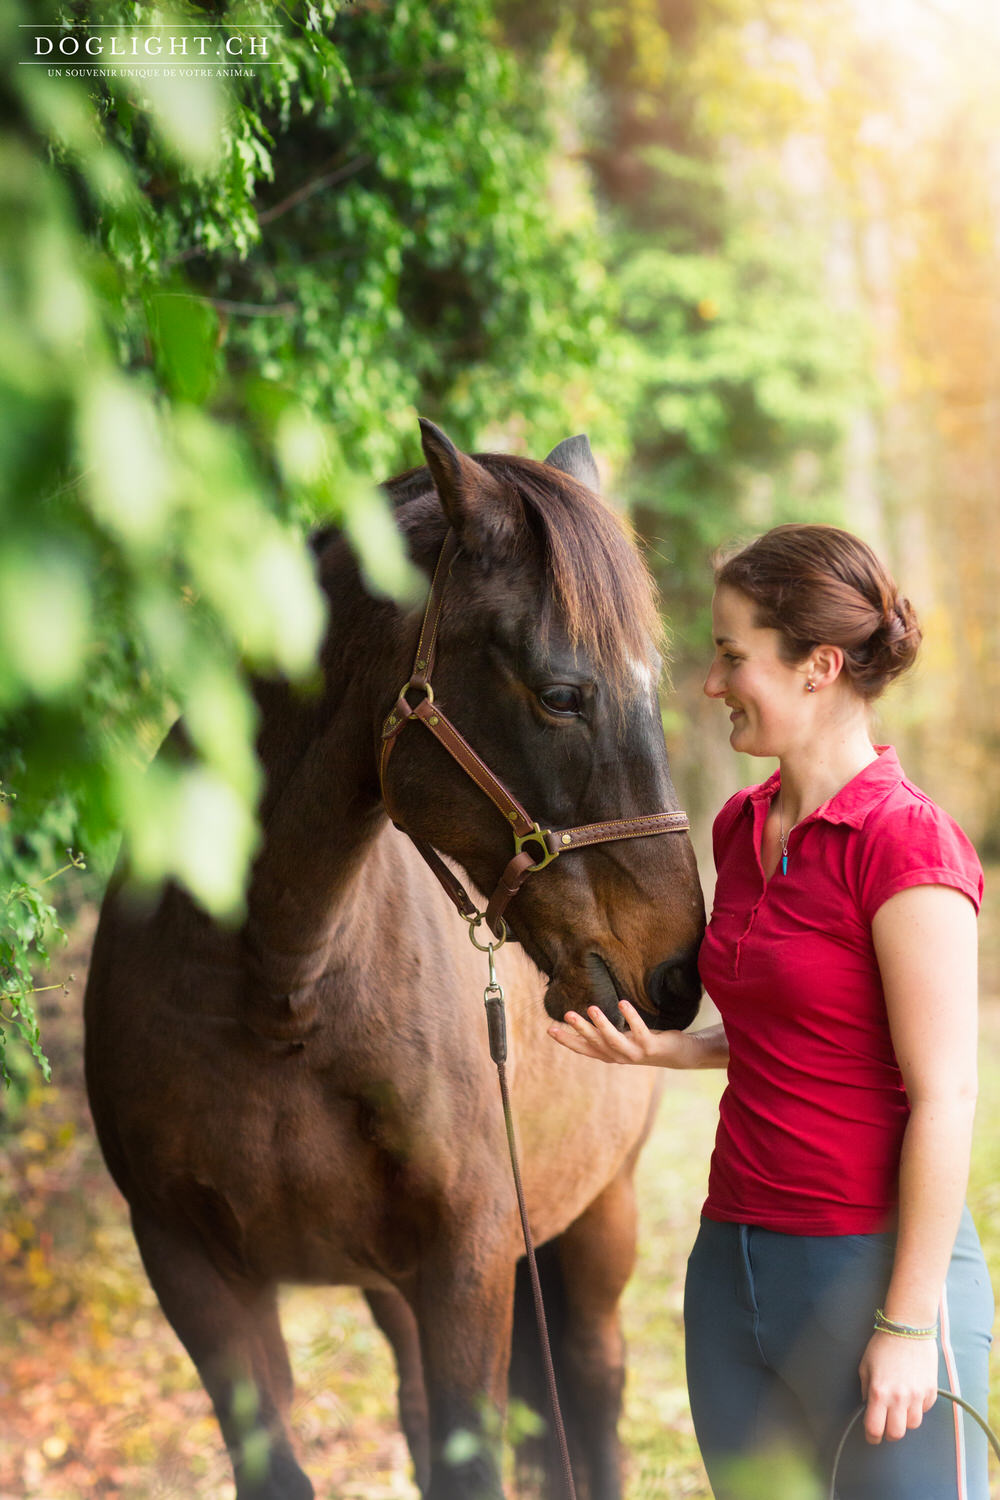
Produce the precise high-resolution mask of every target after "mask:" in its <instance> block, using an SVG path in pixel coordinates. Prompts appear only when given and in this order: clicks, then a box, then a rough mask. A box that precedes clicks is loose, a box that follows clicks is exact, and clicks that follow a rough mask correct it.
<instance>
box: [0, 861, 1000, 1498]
mask: <svg viewBox="0 0 1000 1500" xmlns="http://www.w3.org/2000/svg"><path fill="white" fill-rule="evenodd" d="M997 885H998V887H1000V882H997ZM94 915H95V914H94V913H93V911H89V910H88V911H84V912H83V913H81V916H80V919H79V921H78V923H77V924H76V928H75V931H74V934H73V939H72V944H71V949H70V951H69V952H68V953H67V954H66V955H65V956H64V957H63V958H62V959H60V961H59V963H58V964H57V966H56V977H61V976H62V975H65V974H69V973H71V972H72V973H73V974H74V975H75V976H76V977H75V979H74V981H73V983H72V984H71V985H70V986H69V989H68V992H67V993H66V994H65V995H63V994H61V993H60V992H58V991H57V992H55V993H54V995H52V996H50V997H49V998H48V1002H47V1005H46V1010H47V1015H46V1021H45V1028H44V1032H45V1038H46V1042H47V1045H48V1048H49V1052H50V1055H51V1058H52V1062H53V1083H52V1084H51V1085H49V1086H36V1087H34V1088H33V1089H32V1090H31V1091H30V1092H29V1093H27V1094H25V1093H24V1092H23V1091H22V1092H16V1093H15V1094H13V1095H11V1096H9V1097H8V1099H7V1101H6V1103H5V1105H4V1106H3V1111H4V1112H0V1500H96V1497H101V1500H194V1497H198V1500H231V1497H232V1495H233V1485H232V1480H231V1477H230V1471H229V1465H228V1461H227V1459H226V1457H225V1454H224V1452H223V1450H222V1444H221V1440H220V1438H219V1434H218V1429H217V1427H216V1425H215V1421H214V1419H213V1417H212V1415H211V1412H210V1410H209V1406H208V1401H207V1398H206V1397H205V1395H204V1393H203V1391H202V1389H201V1386H200V1385H199V1383H198V1380H197V1377H196V1375H195V1373H194V1369H193V1367H192V1366H191V1364H190V1362H189V1361H188V1359H187V1356H186V1355H185V1354H184V1352H183V1350H182V1349H181V1347H180V1345H179V1344H178V1342H177V1340H176V1339H175V1337H174V1335H173V1334H172V1332H171V1331H170V1329H169V1328H168V1326H167V1324H166V1323H165V1321H164V1319H163V1317H162V1314H161V1313H160V1311H159V1308H158V1305H157V1303H156V1300H155V1298H154V1297H153V1295H152V1292H151V1291H150V1289H149V1286H148V1284H147V1282H146V1279H145V1276H144V1274H143V1271H142V1268H141V1265H140V1263H139V1258H138V1255H137V1253H136V1250H135V1246H134V1243H133V1241H132V1237H131V1233H130V1231H129V1226H128V1217H127V1213H126V1210H125V1205H124V1202H123V1200H122V1199H121V1197H120V1196H119V1194H118V1193H117V1191H116V1190H115V1188H114V1187H113V1185H112V1184H111V1181H110V1179H109V1178H108V1176H107V1173H106V1171H105V1169H104V1166H103V1163H102V1161H101V1158H100V1153H99V1151H98V1150H97V1146H96V1143H95V1141H94V1136H93V1129H92V1126H91V1124H90V1120H89V1116H88V1113H87V1107H86V1101H85V1098H84V1094H83V1084H82V1063H81V1057H82V1034H81V1024H80V996H81V994H82V988H83V986H82V977H83V974H84V972H85V965H86V955H87V951H88V947H89V941H90V936H91V933H92V930H93V923H94ZM982 990H983V1040H982V1049H981V1057H982V1088H981V1103H980V1112H979V1123H978V1127H977V1142H976V1150H975V1155H974V1162H973V1175H972V1183H971V1186H970V1194H969V1197H970V1203H971V1205H972V1208H973V1212H974V1214H975V1216H976V1219H977V1222H978V1225H979V1229H980V1234H981V1236H982V1238H983V1241H984V1245H985V1247H986V1251H987V1258H988V1260H989V1261H990V1269H991V1274H992V1276H993V1282H994V1286H996V1287H998V1288H1000V909H998V910H997V911H996V914H995V915H994V913H993V911H992V909H991V907H990V906H989V904H988V906H987V909H986V911H985V912H984V926H983V986H982ZM720 1085H721V1078H720V1077H718V1076H717V1075H711V1074H695V1075H678V1076H676V1077H671V1078H670V1080H669V1082H668V1087H667V1093H666V1098H665V1100H664V1105H663V1108H662V1110H661V1112H660V1116H659V1121H658V1124H657V1128H656V1131H655V1133H654V1136H653V1138H652V1140H651V1141H650V1143H649V1145H648V1147H647V1149H646V1151H645V1153H644V1156H643V1160H642V1164H641V1168H640V1184H639V1189H640V1202H641V1205H642V1219H643V1230H642V1243H641V1253H640V1259H639V1265H638V1268H637V1272H636V1275H635V1277H634V1279H633V1281H632V1283H631V1285H630V1288H629V1291H628V1294H627V1299H626V1306H625V1323H626V1331H627V1336H628V1340H629V1346H630V1358H629V1383H628V1390H627V1397H626V1415H625V1422H624V1437H625V1442H626V1446H627V1449H628V1453H629V1478H628V1500H685V1497H691V1500H709V1490H708V1486H707V1482H706V1480H705V1476H704V1471H703V1469H702V1467H701V1464H700V1461H699V1459H698V1454H697V1449H696V1447H695V1443H694V1437H693V1433H692V1428H691V1421H690V1417H689V1415H688V1412H687V1403H686V1396H685V1391H684V1375H683V1345H682V1325H681V1288H682V1282H683V1274H684V1262H685V1258H686V1255H687V1251H688V1248H689V1246H690V1244H691V1241H692V1240H693V1237H694V1233H695V1226H696V1223H697V1215H698V1208H699V1205H700V1202H701V1197H702V1195H703V1191H704V1186H705V1180H706V1174H707V1164H708V1154H709V1150H710V1146H711V1140H712V1133H713V1131H714V1125H715V1110H716V1101H717V1098H718V1093H719V1089H720ZM283 1321H284V1325H285V1329H286V1333H287V1336H288V1342H289V1347H290V1349H291V1354H292V1363H293V1367H294V1369H295V1372H296V1380H297V1398H296V1403H295V1408H294V1425H295V1430H296V1434H297V1438H298V1441H299V1444H300V1448H301V1452H302V1457H303V1463H304V1466H305V1468H306V1470H307V1472H308V1473H309V1474H310V1476H311V1478H312V1479H313V1482H314V1483H315V1485H316V1490H317V1494H318V1495H320V1496H333V1495H336V1496H337V1497H338V1500H416V1497H417V1491H416V1489H415V1487H414V1486H413V1484H412V1481H411V1478H410V1471H409V1459H408V1455H407V1452H406V1447H405V1444H404V1443H403V1440H402V1438H401V1437H400V1436H399V1434H398V1432H397V1429H396V1425H395V1417H394V1409H393V1390H394V1377H393V1370H392V1364H391V1360H390V1358H389V1355H388V1352H387V1350H386V1347H385V1345H384V1343H383V1341H382V1339H381V1336H380V1335H379V1334H378V1332H377V1331H376V1330H375V1329H374V1327H373V1325H372V1322H371V1319H370V1317H369V1316H368V1313H367V1309H366V1307H365V1305H364V1303H363V1302H362V1300H361V1298H360V1296H359V1295H358V1294H357V1293H355V1292H353V1291H350V1290H343V1289H334V1290H330V1291H315V1290H290V1291H289V1292H287V1293H286V1294H285V1297H284V1302H283ZM994 1494H995V1495H996V1496H1000V1478H998V1480H997V1481H996V1483H995V1489H994Z"/></svg>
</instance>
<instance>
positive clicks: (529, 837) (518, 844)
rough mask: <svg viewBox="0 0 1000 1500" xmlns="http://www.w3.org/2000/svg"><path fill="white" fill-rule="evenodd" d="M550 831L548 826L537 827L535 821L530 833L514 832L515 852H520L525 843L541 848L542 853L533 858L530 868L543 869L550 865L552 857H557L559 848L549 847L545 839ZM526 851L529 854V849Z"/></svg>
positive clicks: (560, 851)
mask: <svg viewBox="0 0 1000 1500" xmlns="http://www.w3.org/2000/svg"><path fill="white" fill-rule="evenodd" d="M551 832H552V830H551V829H549V828H547V829H545V830H544V831H543V830H542V829H541V828H539V826H538V824H537V823H535V824H534V826H533V828H532V831H531V832H530V833H521V834H518V833H515V835H514V852H515V853H516V854H520V853H522V851H523V849H524V846H525V844H536V845H537V846H538V848H539V849H541V851H542V855H541V858H540V859H536V860H535V863H534V865H533V866H532V869H534V870H544V869H545V866H546V865H550V864H551V863H552V861H553V860H554V859H558V858H559V855H560V854H561V853H562V850H561V849H550V848H549V846H548V844H547V842H546V840H547V839H548V837H549V836H550V835H551ZM528 852H529V854H530V853H531V850H529V851H528Z"/></svg>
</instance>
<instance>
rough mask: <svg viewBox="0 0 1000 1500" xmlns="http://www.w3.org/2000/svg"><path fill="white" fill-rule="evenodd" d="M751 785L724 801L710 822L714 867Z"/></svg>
mask: <svg viewBox="0 0 1000 1500" xmlns="http://www.w3.org/2000/svg"><path fill="white" fill-rule="evenodd" d="M752 790H753V788H752V787H744V788H743V790H742V791H740V792H736V793H734V795H733V796H732V797H730V798H729V801H728V802H724V803H723V804H722V807H721V808H720V809H719V811H718V813H717V814H716V817H715V822H714V823H713V824H712V857H713V858H714V860H715V868H716V869H718V868H719V860H720V858H721V856H722V854H723V852H724V851H725V848H726V845H727V844H728V843H729V836H730V834H731V833H732V831H733V829H734V827H735V826H736V820H737V818H738V817H739V815H740V813H741V812H742V811H743V808H744V806H745V805H746V801H747V798H748V797H749V796H750V793H751V791H752Z"/></svg>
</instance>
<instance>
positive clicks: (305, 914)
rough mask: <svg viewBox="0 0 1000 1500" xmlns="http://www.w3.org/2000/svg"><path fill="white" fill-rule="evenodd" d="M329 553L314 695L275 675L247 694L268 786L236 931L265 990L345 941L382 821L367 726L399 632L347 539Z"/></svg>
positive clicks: (317, 967)
mask: <svg viewBox="0 0 1000 1500" xmlns="http://www.w3.org/2000/svg"><path fill="white" fill-rule="evenodd" d="M335 561H336V562H337V563H338V564H339V565H334V564H328V565H327V566H326V567H325V568H324V574H325V578H324V582H325V584H326V587H327V591H328V593H329V594H330V596H331V601H332V602H331V624H330V629H329V633H328V636H327V640H326V643H325V645H324V648H323V657H322V665H323V675H324V682H325V686H324V690H323V693H322V695H321V696H320V697H317V698H314V699H312V700H310V699H308V698H302V697H297V696H296V694H295V693H294V691H293V690H292V689H290V688H288V686H287V685H285V684H260V685H259V687H258V692H257V701H258V705H259V708H260V712H261V730H260V736H259V740H258V751H259V754H260V756H261V759H262V762H263V765H264V771H265V776H266V790H265V794H264V798H263V802H262V808H261V823H262V831H263V843H262V847H261V850H260V852H259V854H258V856H257V858H256V861H255V863H254V869H253V873H252V878H251V882H250V889H249V892H248V901H247V907H248V916H247V923H246V927H245V934H244V935H245V940H246V945H247V948H248V950H249V952H250V954H251V955H252V957H253V959H254V960H255V962H256V964H257V965H258V966H259V967H260V969H261V971H262V977H263V978H264V979H265V982H266V984H267V987H268V988H273V989H274V990H275V991H286V990H289V989H294V988H296V987H300V986H302V985H307V984H309V983H310V982H311V981H312V980H313V979H315V978H316V977H318V975H319V974H321V973H322V972H323V971H324V969H325V968H326V967H327V966H328V964H329V963H330V961H331V958H332V956H333V951H334V949H335V948H336V947H337V946H338V944H340V945H349V944H350V942H351V933H352V930H353V927H354V923H355V919H356V918H357V915H358V912H359V909H360V907H361V905H362V898H363V895H364V890H363V883H364V874H365V861H366V856H367V855H368V853H369V851H370V849H371V846H372V844H373V843H374V841H375V840H376V839H377V837H378V835H379V833H380V832H381V831H382V830H383V829H384V826H385V821H386V818H385V812H384V809H383V807H382V802H381V797H380V792H379V784H378V771H377V762H376V750H375V732H376V725H377V722H378V716H379V713H380V711H381V708H382V707H383V706H384V705H387V704H388V701H389V700H390V699H391V696H392V689H393V683H394V682H395V681H396V678H397V677H398V679H399V682H402V681H403V679H404V677H405V675H406V639H405V632H404V631H403V630H402V622H401V620H400V617H399V615H398V613H397V612H396V611H395V610H394V609H393V607H392V606H390V605H387V604H385V603H381V602H378V601H375V600H373V599H371V597H370V596H369V595H368V594H366V593H365V591H364V589H363V587H362V586H361V583H360V580H359V579H358V576H357V573H356V570H355V569H354V567H353V564H351V563H350V561H349V558H348V557H347V555H346V549H344V556H343V558H339V559H336V560H335ZM396 686H398V683H396Z"/></svg>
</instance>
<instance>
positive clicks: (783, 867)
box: [781, 854, 788, 875]
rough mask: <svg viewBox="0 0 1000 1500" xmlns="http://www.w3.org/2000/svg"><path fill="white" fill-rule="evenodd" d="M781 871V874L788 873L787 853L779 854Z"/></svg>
mask: <svg viewBox="0 0 1000 1500" xmlns="http://www.w3.org/2000/svg"><path fill="white" fill-rule="evenodd" d="M781 873H782V875H787V874H788V855H787V854H783V855H782V856H781Z"/></svg>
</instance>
